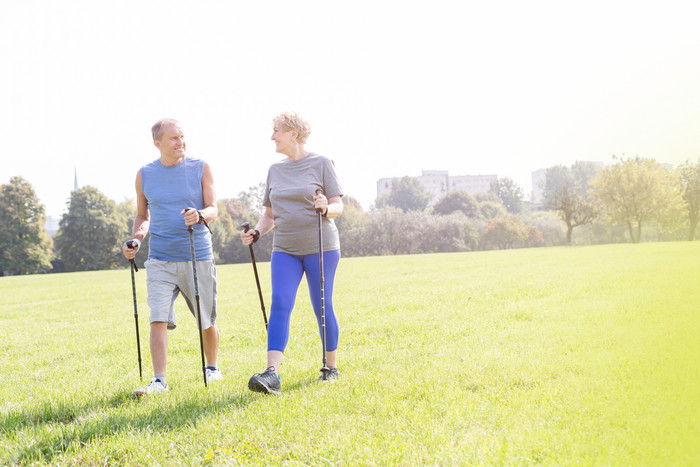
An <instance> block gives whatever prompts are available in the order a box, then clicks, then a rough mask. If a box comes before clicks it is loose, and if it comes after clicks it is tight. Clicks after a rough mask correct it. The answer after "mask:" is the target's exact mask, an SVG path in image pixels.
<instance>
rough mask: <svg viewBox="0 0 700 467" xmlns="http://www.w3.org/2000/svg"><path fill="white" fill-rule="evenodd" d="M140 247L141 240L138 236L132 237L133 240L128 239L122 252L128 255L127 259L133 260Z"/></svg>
mask: <svg viewBox="0 0 700 467" xmlns="http://www.w3.org/2000/svg"><path fill="white" fill-rule="evenodd" d="M139 248H141V242H140V241H139V240H138V239H136V238H132V239H131V240H128V241H126V242H125V243H124V245H122V253H123V254H124V256H125V257H126V259H128V260H129V261H131V260H132V259H134V257H135V256H136V253H137V252H138V251H139Z"/></svg>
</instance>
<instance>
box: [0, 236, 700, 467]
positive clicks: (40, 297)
mask: <svg viewBox="0 0 700 467" xmlns="http://www.w3.org/2000/svg"><path fill="white" fill-rule="evenodd" d="M259 271H260V273H261V276H262V277H261V278H262V281H263V288H264V292H265V297H266V302H267V305H268V308H269V290H270V289H269V265H268V264H259ZM218 276H219V315H220V316H219V321H218V323H219V326H220V330H221V337H222V341H221V353H220V364H221V366H222V369H223V371H224V378H225V379H224V380H223V381H221V382H219V383H217V384H212V385H211V386H210V387H209V388H208V389H204V387H203V384H202V381H201V363H200V360H199V359H200V355H199V342H198V339H197V331H196V326H195V321H194V319H193V318H191V316H189V314H188V312H187V311H186V307H185V305H184V301H182V299H179V300H178V302H177V314H178V322H179V326H178V329H177V330H175V331H173V332H171V333H170V352H169V366H168V383H169V385H170V386H171V391H170V392H169V393H166V394H163V395H161V396H157V397H147V398H144V399H142V400H137V399H135V398H133V397H132V395H131V394H132V391H133V389H134V388H135V387H136V386H138V385H139V378H138V365H137V359H136V345H135V332H134V320H133V304H132V297H131V278H130V273H129V271H128V270H126V269H124V270H120V271H100V272H92V273H72V274H59V275H43V276H25V277H4V278H0V297H1V299H2V313H1V314H0V315H1V316H0V357H2V358H0V376H1V378H2V380H1V381H0V465H4V464H34V463H37V464H53V465H57V464H58V465H72V464H79V465H84V464H89V465H97V464H101V465H102V464H107V465H133V464H160V465H170V464H188V465H190V464H209V463H211V464H214V465H220V464H239V463H241V464H263V463H264V464H269V463H272V464H280V463H290V464H312V465H326V464H337V463H340V464H346V465H347V464H350V465H356V464H380V465H385V464H400V465H416V464H420V465H424V464H430V465H435V464H438V465H449V464H506V465H527V464H537V463H542V464H547V465H562V464H574V465H581V464H583V465H698V464H700V447H698V446H700V443H698V440H700V242H693V243H691V242H678V243H648V244H638V245H606V246H590V247H574V248H543V249H525V250H512V251H494V252H475V253H459V254H436V255H420V256H397V257H377V258H346V259H343V260H342V261H341V264H340V267H339V270H338V276H337V278H336V284H337V288H336V292H335V296H334V301H335V306H336V309H337V311H338V313H339V317H340V321H341V343H340V348H339V366H340V370H341V372H342V377H341V379H340V380H339V381H338V382H336V383H333V384H320V383H318V382H317V381H316V379H317V377H318V375H319V371H318V370H319V368H320V366H321V347H320V340H319V338H318V335H317V333H316V328H315V320H314V318H313V314H312V311H311V308H310V305H309V301H308V296H307V292H306V290H305V283H304V282H302V287H301V288H300V292H299V297H298V300H297V306H296V308H295V310H294V314H293V315H292V330H291V337H290V341H289V346H288V348H287V352H286V357H285V361H284V363H283V368H282V390H283V395H282V396H279V397H268V396H263V395H259V394H254V393H251V392H249V391H248V390H247V388H246V385H247V380H248V378H249V377H250V375H251V374H252V373H254V372H258V371H261V370H262V369H263V368H264V366H265V332H264V326H263V323H262V314H261V311H260V306H259V302H258V298H257V290H256V288H255V281H254V277H253V273H252V268H251V266H250V265H249V264H241V265H225V266H219V268H218ZM145 277H146V273H145V271H142V272H139V273H137V281H138V282H137V291H138V295H139V316H140V327H141V335H142V339H141V346H142V352H143V355H144V379H146V380H147V379H149V378H150V376H151V367H150V356H149V353H148V324H147V323H148V307H147V305H146V294H145Z"/></svg>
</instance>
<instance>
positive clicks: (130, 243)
mask: <svg viewBox="0 0 700 467" xmlns="http://www.w3.org/2000/svg"><path fill="white" fill-rule="evenodd" d="M126 246H127V248H130V249H132V250H133V249H134V241H133V240H127V242H126ZM129 262H130V263H131V265H132V266H133V267H134V271H136V272H139V268H138V267H137V266H136V262H135V261H134V259H133V258H132V259H130V260H129Z"/></svg>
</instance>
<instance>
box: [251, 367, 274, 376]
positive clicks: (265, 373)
mask: <svg viewBox="0 0 700 467" xmlns="http://www.w3.org/2000/svg"><path fill="white" fill-rule="evenodd" d="M273 368H274V367H272V366H270V367H267V368H266V369H265V371H263V372H262V373H255V374H254V375H253V376H263V375H267V374H269V373H272V376H275V370H273ZM275 377H276V376H275Z"/></svg>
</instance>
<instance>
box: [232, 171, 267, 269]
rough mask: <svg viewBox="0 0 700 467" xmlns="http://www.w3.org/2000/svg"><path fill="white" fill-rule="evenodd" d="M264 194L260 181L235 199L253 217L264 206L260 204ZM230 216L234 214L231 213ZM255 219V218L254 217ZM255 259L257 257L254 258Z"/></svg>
mask: <svg viewBox="0 0 700 467" xmlns="http://www.w3.org/2000/svg"><path fill="white" fill-rule="evenodd" d="M264 196H265V184H264V183H262V182H260V183H258V184H257V185H253V186H250V187H248V189H247V190H245V191H241V192H240V193H238V197H237V198H236V201H238V202H239V203H241V205H243V206H245V207H246V208H247V209H248V211H250V213H251V214H252V216H253V217H256V218H258V219H259V218H260V216H262V213H263V211H264V210H265V208H264V207H263V205H262V201H263V198H264ZM231 217H232V218H234V219H235V218H236V216H235V215H234V214H233V213H232V214H231ZM256 220H257V219H256ZM256 259H257V258H256Z"/></svg>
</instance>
